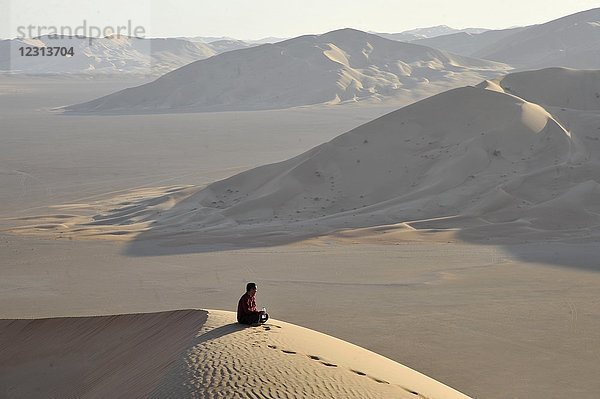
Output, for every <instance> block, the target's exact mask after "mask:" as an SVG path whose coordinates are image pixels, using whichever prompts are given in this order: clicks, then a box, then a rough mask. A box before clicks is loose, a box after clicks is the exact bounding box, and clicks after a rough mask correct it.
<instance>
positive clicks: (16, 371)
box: [0, 310, 468, 399]
mask: <svg viewBox="0 0 600 399" xmlns="http://www.w3.org/2000/svg"><path fill="white" fill-rule="evenodd" d="M0 326H1V327H2V328H1V329H0V349H1V350H0V396H2V397H3V398H17V397H40V395H41V396H43V397H61V398H67V397H77V398H99V397H111V398H128V399H131V398H147V397H152V398H220V397H228V398H248V397H265V396H266V397H294V398H311V399H312V398H350V397H353V398H382V399H383V398H400V399H401V398H429V399H436V398H439V399H442V398H443V399H467V398H468V397H467V396H466V395H463V394H461V393H460V392H458V391H455V390H454V389H452V388H449V387H447V386H445V385H443V384H441V383H439V382H437V381H435V380H433V379H431V378H429V377H426V376H424V375H423V374H420V373H418V372H416V371H414V370H411V369H409V368H408V367H405V366H403V365H401V364H399V363H396V362H394V361H392V360H390V359H387V358H385V357H383V356H380V355H377V354H375V353H373V352H370V351H368V350H365V349H363V348H360V347H358V346H355V345H352V344H350V343H348V342H344V341H341V340H339V339H336V338H333V337H331V336H328V335H325V334H321V333H319V332H316V331H312V330H308V329H306V328H302V327H299V326H295V325H293V324H288V323H285V322H282V321H278V320H272V321H270V322H269V323H268V324H265V325H262V326H259V327H248V326H242V325H240V324H237V323H236V322H235V313H233V312H226V311H217V310H209V311H204V310H177V311H170V312H159V313H145V314H126V315H114V316H97V317H63V318H51V319H38V320H0Z"/></svg>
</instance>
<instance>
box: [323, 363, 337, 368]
mask: <svg viewBox="0 0 600 399" xmlns="http://www.w3.org/2000/svg"><path fill="white" fill-rule="evenodd" d="M321 364H322V365H324V366H327V367H337V364H333V363H327V362H321Z"/></svg>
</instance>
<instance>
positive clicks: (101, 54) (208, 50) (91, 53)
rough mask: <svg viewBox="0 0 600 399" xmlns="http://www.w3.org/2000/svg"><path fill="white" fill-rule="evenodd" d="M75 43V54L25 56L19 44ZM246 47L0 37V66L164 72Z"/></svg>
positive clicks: (60, 70) (131, 39) (177, 41)
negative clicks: (10, 38)
mask: <svg viewBox="0 0 600 399" xmlns="http://www.w3.org/2000/svg"><path fill="white" fill-rule="evenodd" d="M28 46H29V47H31V46H35V47H54V46H60V47H67V48H70V47H73V52H74V55H73V56H72V57H63V56H57V57H54V56H52V57H47V56H45V57H41V56H38V57H23V56H21V55H20V51H19V48H20V47H28ZM241 47H244V44H243V43H240V42H238V41H226V40H222V41H217V42H214V43H208V44H207V43H200V42H191V41H189V40H183V39H160V38H153V39H142V38H135V37H126V36H116V35H113V36H108V37H105V38H98V39H90V38H85V37H76V36H62V37H58V36H41V37H38V38H35V39H12V40H2V41H0V54H2V56H3V58H2V59H0V70H4V71H11V72H15V73H29V74H46V73H55V74H62V73H67V74H90V73H101V74H116V73H120V74H122V73H137V74H154V75H161V74H164V73H167V72H169V71H172V70H173V69H176V68H179V67H181V66H183V65H186V64H189V63H190V62H193V61H197V60H201V59H205V58H208V57H212V56H213V55H215V54H219V53H222V52H226V51H229V50H233V49H237V48H241Z"/></svg>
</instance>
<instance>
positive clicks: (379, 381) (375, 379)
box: [369, 377, 389, 384]
mask: <svg viewBox="0 0 600 399" xmlns="http://www.w3.org/2000/svg"><path fill="white" fill-rule="evenodd" d="M369 378H371V379H372V380H373V381H375V382H378V383H380V384H389V382H387V381H384V380H380V379H379V378H374V377H369Z"/></svg>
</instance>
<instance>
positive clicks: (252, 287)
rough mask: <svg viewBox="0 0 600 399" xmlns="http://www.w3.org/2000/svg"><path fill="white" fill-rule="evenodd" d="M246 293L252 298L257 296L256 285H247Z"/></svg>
mask: <svg viewBox="0 0 600 399" xmlns="http://www.w3.org/2000/svg"><path fill="white" fill-rule="evenodd" d="M246 292H247V293H248V295H250V296H254V295H256V283H248V284H246Z"/></svg>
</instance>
